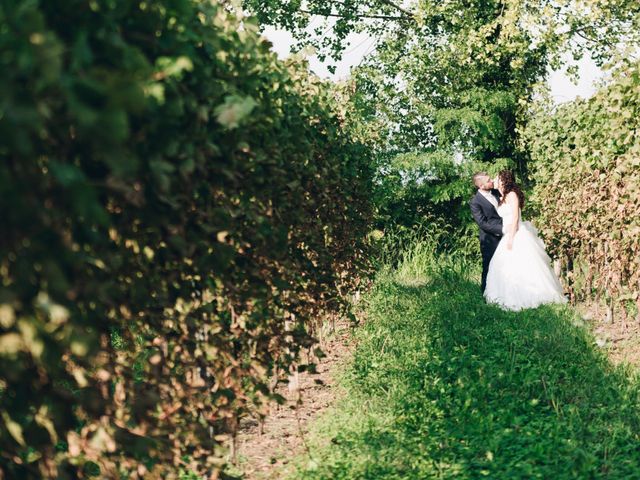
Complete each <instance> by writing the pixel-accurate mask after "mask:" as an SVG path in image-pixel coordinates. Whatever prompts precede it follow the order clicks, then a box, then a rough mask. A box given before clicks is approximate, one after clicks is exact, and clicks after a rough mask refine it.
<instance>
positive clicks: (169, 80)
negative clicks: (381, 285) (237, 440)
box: [0, 0, 371, 479]
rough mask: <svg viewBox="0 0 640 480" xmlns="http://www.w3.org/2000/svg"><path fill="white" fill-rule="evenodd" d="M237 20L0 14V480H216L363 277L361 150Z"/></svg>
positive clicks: (168, 8) (205, 14) (172, 5)
mask: <svg viewBox="0 0 640 480" xmlns="http://www.w3.org/2000/svg"><path fill="white" fill-rule="evenodd" d="M227 12H228V9H227V8H226V7H224V6H222V5H220V4H218V2H216V1H212V2H203V1H197V0H154V1H152V2H145V1H142V2H141V1H139V0H135V1H134V0H46V1H45V0H40V1H38V0H8V1H4V2H1V3H0V71H2V75H0V138H1V139H2V141H1V142H0V211H1V212H2V220H1V221H2V234H1V235H0V280H1V281H0V477H3V476H4V477H3V478H15V479H17V478H20V479H30V478H58V479H65V478H68V479H71V478H87V477H91V476H95V477H99V478H143V477H144V478H177V477H176V476H177V475H178V474H179V472H180V471H182V472H187V471H191V472H195V473H197V474H199V475H206V476H207V478H217V477H216V476H217V475H218V474H217V473H216V472H219V471H220V470H221V469H222V468H223V463H224V459H223V454H224V452H223V450H222V449H221V445H223V444H225V442H226V441H227V440H228V434H229V433H230V432H232V431H233V430H234V426H235V424H236V422H237V418H238V416H239V415H242V414H243V413H246V412H247V411H248V410H257V411H258V412H259V411H260V408H261V405H264V404H265V402H267V401H268V400H270V399H273V397H274V396H273V394H272V392H271V390H270V388H269V384H268V382H267V380H268V378H269V376H272V375H273V374H274V373H275V372H276V370H277V369H280V370H281V371H286V369H287V368H289V366H290V365H291V364H292V363H293V362H294V361H295V360H296V357H297V354H298V352H299V350H300V348H303V347H308V346H310V345H311V344H312V343H313V338H312V336H311V333H312V332H311V330H310V328H309V327H310V322H311V321H312V319H314V318H317V317H318V315H320V313H321V312H326V311H337V310H340V309H341V308H342V307H343V306H344V304H345V302H344V294H346V293H347V292H349V291H350V290H351V289H352V288H353V287H354V286H355V284H356V283H357V282H358V278H359V276H360V275H361V274H362V272H363V271H364V270H365V269H366V268H367V265H366V262H365V258H366V256H365V250H366V245H365V243H364V239H365V237H366V235H365V233H366V231H367V229H368V226H369V217H370V204H369V198H370V193H369V192H370V183H371V181H370V179H371V171H370V167H369V165H370V150H369V148H368V146H367V145H366V144H364V143H363V142H361V141H360V140H359V139H357V138H356V137H355V136H354V135H352V134H351V133H350V132H351V130H350V127H349V124H348V123H346V122H345V120H344V119H343V118H340V116H339V115H338V114H337V113H336V112H337V111H338V109H337V106H336V105H335V101H334V100H333V97H332V95H331V92H330V91H329V89H328V87H326V86H325V85H323V84H322V83H320V82H319V81H317V80H314V79H312V78H310V77H309V76H308V74H307V73H305V70H304V68H302V67H299V66H296V65H285V64H284V63H282V62H280V61H278V60H277V58H276V56H275V54H273V53H271V51H270V49H269V44H268V43H267V42H266V41H265V40H263V39H262V38H260V36H259V35H258V34H257V26H256V25H255V24H254V23H253V22H252V21H251V20H247V19H245V20H239V19H237V18H235V17H233V16H232V15H231V14H229V13H227Z"/></svg>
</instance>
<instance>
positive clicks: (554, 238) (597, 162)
mask: <svg viewBox="0 0 640 480" xmlns="http://www.w3.org/2000/svg"><path fill="white" fill-rule="evenodd" d="M639 132H640V66H639V65H634V66H630V67H628V68H626V69H624V70H622V71H619V72H618V73H617V74H616V75H615V77H614V79H613V81H612V83H611V85H609V86H608V87H607V88H604V89H602V90H601V91H599V92H598V93H597V94H596V95H595V96H594V97H592V98H591V99H589V100H586V101H585V100H579V101H575V102H573V103H570V104H567V105H563V106H561V107H559V108H558V110H557V111H556V112H554V113H553V114H548V113H547V112H545V113H542V114H540V115H538V116H537V117H536V118H535V119H534V121H533V122H532V123H531V125H530V126H529V129H528V132H527V137H528V141H529V146H530V149H531V156H532V164H533V177H534V178H535V180H536V182H537V186H536V187H535V191H534V197H535V198H534V201H535V203H536V204H537V206H538V208H539V211H540V215H539V218H538V225H539V226H540V227H541V230H542V231H543V233H544V234H545V236H546V238H547V239H549V240H550V245H551V247H552V250H553V252H554V253H555V254H557V255H558V256H559V257H560V258H561V259H562V260H563V263H564V266H565V269H564V270H565V272H566V280H567V282H568V284H569V286H570V287H571V290H572V293H573V295H574V298H575V299H577V300H583V299H587V300H596V299H598V300H604V301H607V302H608V305H609V308H613V309H615V307H618V313H619V315H617V316H618V317H622V318H626V317H627V316H628V315H629V314H635V313H638V311H639V310H640V308H639V307H640V300H639V298H638V294H639V292H640V135H639ZM639 318H640V317H639Z"/></svg>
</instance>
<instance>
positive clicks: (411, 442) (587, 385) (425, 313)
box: [295, 256, 640, 479]
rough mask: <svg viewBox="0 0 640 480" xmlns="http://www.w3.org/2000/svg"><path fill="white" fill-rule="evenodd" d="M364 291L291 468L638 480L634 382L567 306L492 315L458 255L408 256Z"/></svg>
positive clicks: (403, 475)
mask: <svg viewBox="0 0 640 480" xmlns="http://www.w3.org/2000/svg"><path fill="white" fill-rule="evenodd" d="M431 265H437V267H431ZM366 302H367V305H366V310H367V316H368V322H367V324H366V325H365V326H363V327H362V328H361V329H360V330H359V332H358V333H357V336H358V338H357V341H358V347H357V351H356V354H355V358H354V361H353V363H352V364H351V365H350V366H349V367H348V368H347V370H346V372H345V373H344V379H343V385H344V387H345V388H346V390H347V395H346V398H345V399H344V400H343V401H342V402H341V403H340V404H339V405H338V407H337V408H336V409H335V411H333V412H331V413H330V414H329V415H326V416H325V417H324V418H323V419H322V420H321V421H320V423H319V424H318V426H317V431H316V432H315V434H314V438H313V439H312V444H313V448H312V454H313V455H312V458H311V460H309V458H308V457H307V458H305V459H304V460H302V461H301V462H300V465H301V466H300V470H299V471H298V472H297V473H296V475H295V477H296V478H309V479H358V478H370V479H382V478H384V479H422V478H424V479H428V478H447V479H449V478H451V479H453V478H455V479H466V478H491V479H518V478H522V479H525V478H526V479H529V478H544V479H564V478H579V479H587V478H611V479H640V441H639V440H640V438H639V435H640V409H639V408H638V407H639V405H640V402H639V388H638V386H639V382H638V380H637V378H635V377H634V375H633V374H632V373H631V372H628V371H625V370H623V369H621V368H614V367H612V366H611V365H610V363H609V362H608V361H607V359H606V358H605V356H604V355H603V354H602V353H601V352H599V351H598V349H597V347H596V346H595V345H594V342H593V339H592V338H591V337H590V335H589V334H588V333H586V330H585V328H584V327H583V326H582V325H581V324H580V319H579V318H578V317H577V316H576V315H575V314H574V313H573V312H572V311H571V309H569V308H564V307H541V308H539V309H535V310H530V311H526V312H521V313H507V312H503V311H501V310H499V309H497V308H495V307H492V306H487V305H485V304H484V303H483V301H482V298H481V296H480V294H479V292H478V285H477V283H476V282H475V281H472V280H471V279H470V276H469V273H468V269H467V268H465V266H464V265H462V264H459V263H455V262H453V261H448V260H445V261H444V262H443V261H440V262H432V261H428V260H425V259H420V258H418V256H414V257H413V258H409V259H408V260H407V262H405V264H404V265H402V267H401V268H400V269H399V270H398V271H396V272H388V273H386V274H382V275H381V276H380V278H379V279H378V281H377V283H376V286H375V288H374V289H373V291H372V292H371V293H370V294H369V296H368V298H367V300H366Z"/></svg>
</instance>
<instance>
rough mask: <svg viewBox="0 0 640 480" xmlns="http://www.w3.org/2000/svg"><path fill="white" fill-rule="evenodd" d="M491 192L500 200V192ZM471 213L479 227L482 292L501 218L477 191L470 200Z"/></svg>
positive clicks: (497, 239) (496, 241)
mask: <svg viewBox="0 0 640 480" xmlns="http://www.w3.org/2000/svg"><path fill="white" fill-rule="evenodd" d="M491 194H492V195H493V196H494V197H496V200H498V201H500V193H498V191H497V190H491ZM469 206H470V207H471V214H472V215H473V219H474V220H475V221H476V223H477V224H478V226H479V227H480V252H481V253H482V292H483V293H484V289H485V288H486V286H487V272H488V271H489V262H491V257H493V254H494V252H495V251H496V248H498V243H500V239H501V238H502V218H500V215H498V212H497V210H496V209H495V207H494V206H493V204H492V203H491V202H490V201H489V200H487V199H486V198H485V197H484V196H483V195H482V194H481V193H480V191H478V192H477V193H476V194H475V195H474V196H473V198H472V199H471V201H470V202H469Z"/></svg>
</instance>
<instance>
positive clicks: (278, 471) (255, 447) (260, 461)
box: [235, 320, 353, 480]
mask: <svg viewBox="0 0 640 480" xmlns="http://www.w3.org/2000/svg"><path fill="white" fill-rule="evenodd" d="M321 349H322V351H323V352H324V354H325V355H326V357H325V358H322V359H321V360H320V361H319V362H318V364H317V373H314V374H312V373H307V372H303V373H300V374H299V376H298V381H297V384H298V385H297V388H296V385H295V383H296V382H291V383H289V384H287V383H286V382H283V383H282V384H281V385H279V386H278V387H277V389H276V391H277V393H279V394H280V395H282V396H283V397H285V398H286V399H287V401H286V403H285V404H284V405H280V406H277V405H274V406H273V407H272V410H271V415H269V416H268V417H267V419H266V421H265V423H264V425H263V429H262V430H263V431H262V434H261V433H260V425H259V423H258V422H257V421H256V420H253V419H245V420H243V421H242V422H241V424H240V433H239V435H238V439H237V457H236V465H235V466H236V468H237V470H238V471H239V472H242V475H243V476H242V477H241V478H243V479H247V480H252V479H256V480H257V479H260V480H263V479H276V478H282V477H283V476H285V474H286V471H287V470H288V467H289V462H290V460H291V459H292V458H293V457H295V456H297V455H302V454H304V453H305V451H306V450H307V446H306V439H305V438H306V435H307V433H308V427H309V425H310V422H312V421H313V420H314V419H315V418H317V417H318V416H319V415H321V414H322V413H323V412H324V411H325V410H326V409H327V407H329V406H330V405H332V404H333V402H334V401H335V400H336V398H337V397H338V396H339V395H340V392H339V391H338V387H337V386H336V379H335V375H336V373H337V371H338V370H339V368H340V367H341V366H342V365H344V364H345V362H346V361H348V359H349V358H350V356H351V354H352V351H353V341H352V337H351V333H350V327H349V325H348V323H347V321H340V320H339V321H337V322H336V327H335V331H334V332H333V333H331V334H330V335H328V338H327V340H325V341H324V342H323V343H322V344H321ZM299 399H300V400H301V401H300V402H299V401H298V400H299Z"/></svg>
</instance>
